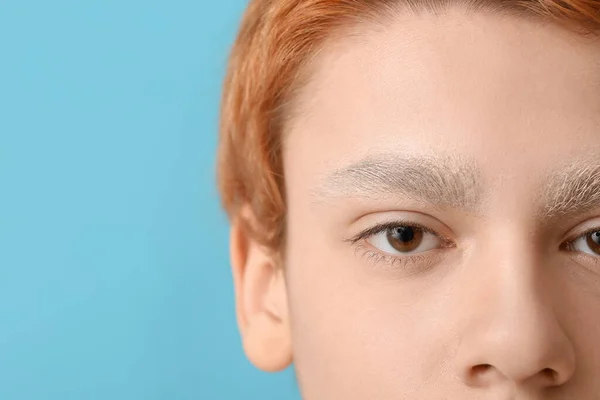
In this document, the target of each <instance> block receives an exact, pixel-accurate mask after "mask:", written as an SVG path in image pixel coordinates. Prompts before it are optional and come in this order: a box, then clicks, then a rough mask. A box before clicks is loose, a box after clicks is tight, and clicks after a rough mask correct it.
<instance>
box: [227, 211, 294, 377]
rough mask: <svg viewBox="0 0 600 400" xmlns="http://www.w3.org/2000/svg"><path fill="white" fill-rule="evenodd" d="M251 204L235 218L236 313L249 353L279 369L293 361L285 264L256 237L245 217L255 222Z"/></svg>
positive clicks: (268, 367) (232, 240)
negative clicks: (250, 232)
mask: <svg viewBox="0 0 600 400" xmlns="http://www.w3.org/2000/svg"><path fill="white" fill-rule="evenodd" d="M253 218H254V216H253V214H252V212H251V211H250V208H249V207H248V206H245V207H243V208H242V211H241V212H240V214H239V216H238V218H236V219H235V220H234V221H233V222H232V226H231V234H230V257H231V264H232V269H233V271H232V272H233V280H234V285H235V298H236V302H235V304H236V315H237V322H238V326H239V330H240V333H241V336H242V342H243V346H244V351H245V352H246V356H247V357H248V359H249V360H250V362H251V363H252V364H254V365H255V366H256V367H257V368H259V369H262V370H264V371H269V372H275V371H280V370H282V369H285V368H286V367H288V366H289V365H290V364H291V362H292V346H291V332H290V323H289V315H288V304H287V292H286V285H285V277H284V274H283V266H282V265H279V262H278V260H279V258H278V254H277V253H276V252H274V251H273V250H271V249H269V248H266V247H265V246H262V245H261V244H259V243H258V242H257V241H256V240H254V239H253V238H252V237H251V236H250V234H249V232H247V231H246V229H245V224H244V223H243V221H244V219H245V221H248V224H250V226H256V225H254V220H253Z"/></svg>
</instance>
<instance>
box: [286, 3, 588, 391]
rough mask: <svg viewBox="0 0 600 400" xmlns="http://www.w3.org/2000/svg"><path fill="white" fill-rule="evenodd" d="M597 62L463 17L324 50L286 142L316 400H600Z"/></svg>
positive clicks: (541, 34) (431, 20) (293, 300)
mask: <svg viewBox="0 0 600 400" xmlns="http://www.w3.org/2000/svg"><path fill="white" fill-rule="evenodd" d="M598 49H599V47H598V42H592V41H591V39H589V38H588V39H587V42H586V39H583V38H582V37H580V36H577V35H576V34H574V33H570V32H568V31H566V30H562V29H561V28H558V27H556V26H547V25H544V24H541V23H538V22H533V21H526V20H522V19H518V18H516V17H499V16H491V15H484V14H476V15H471V16H467V15H466V14H463V13H461V12H458V11H456V12H450V13H449V14H448V15H445V16H442V17H437V18H436V17H433V16H428V15H426V14H424V15H421V16H419V17H416V16H408V15H405V16H400V17H399V18H398V21H396V22H395V23H392V24H389V25H387V26H386V27H381V26H379V27H372V29H368V28H365V31H364V32H363V33H362V34H361V35H353V36H352V37H350V36H349V37H348V38H347V39H343V40H337V41H336V42H335V43H332V44H330V45H328V46H327V47H326V48H325V49H324V50H323V52H322V53H321V55H320V58H319V59H318V60H317V63H316V64H315V65H314V71H313V75H312V80H311V82H310V83H308V85H307V86H306V87H305V91H304V92H303V93H302V94H301V95H300V96H301V97H300V99H301V102H300V104H297V105H296V107H297V109H296V111H297V112H296V116H295V117H294V119H293V120H292V122H291V124H290V126H289V130H288V132H287V136H286V139H285V145H284V170H285V177H286V197H287V204H288V214H287V218H288V220H287V226H286V232H287V241H286V254H285V257H286V258H285V265H284V268H285V271H286V276H285V279H286V280H285V282H286V284H285V285H286V290H287V299H288V300H287V301H288V302H289V321H290V332H291V333H290V335H291V343H292V345H291V346H292V350H291V353H292V354H293V360H294V362H295V369H296V372H297V374H298V379H299V382H300V387H301V389H302V392H303V396H304V398H305V399H307V400H320V399H324V400H331V399H345V400H353V399H356V400H367V399H377V400H382V399H394V400H396V399H567V398H568V399H578V400H584V399H594V398H597V396H598V394H599V393H600V380H599V379H598V376H599V374H600V346H598V345H597V344H598V338H600V90H599V85H600V69H599V66H600V51H599V50H598Z"/></svg>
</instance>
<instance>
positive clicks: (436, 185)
mask: <svg viewBox="0 0 600 400" xmlns="http://www.w3.org/2000/svg"><path fill="white" fill-rule="evenodd" d="M479 175H480V174H479V171H478V169H477V168H476V167H475V165H474V163H472V162H468V161H466V160H464V159H458V158H453V157H446V158H433V157H427V156H407V157H403V156H399V155H390V154H381V155H377V156H371V157H367V158H365V159H363V160H360V161H358V162H356V163H354V164H351V165H348V166H345V167H343V168H341V169H338V170H335V171H334V172H332V173H330V174H329V175H327V176H326V177H325V179H323V180H322V182H321V183H320V185H319V186H318V187H317V189H316V190H315V191H313V195H314V196H315V197H317V198H335V197H340V196H342V197H366V198H381V197H386V196H390V195H403V196H406V197H408V198H410V199H414V200H417V201H424V202H426V203H429V204H431V205H432V206H434V207H452V208H460V209H464V210H466V211H475V210H476V209H477V208H478V206H479V205H480V202H481V194H482V193H481V192H482V191H481V179H480V178H479Z"/></svg>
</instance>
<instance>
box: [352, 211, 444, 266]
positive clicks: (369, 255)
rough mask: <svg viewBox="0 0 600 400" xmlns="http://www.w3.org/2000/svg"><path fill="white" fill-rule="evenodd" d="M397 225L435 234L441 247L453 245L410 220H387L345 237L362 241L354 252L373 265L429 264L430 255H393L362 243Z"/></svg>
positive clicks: (429, 229) (435, 233) (434, 232)
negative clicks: (441, 244)
mask: <svg viewBox="0 0 600 400" xmlns="http://www.w3.org/2000/svg"><path fill="white" fill-rule="evenodd" d="M399 226H410V227H412V228H419V229H421V230H422V231H423V232H426V233H429V234H432V235H435V236H436V237H438V238H439V239H440V240H441V241H442V242H443V246H442V247H443V248H448V247H453V246H454V243H453V242H452V241H451V240H450V239H449V238H448V237H446V236H445V235H442V234H440V233H438V232H436V231H434V230H433V229H431V228H429V227H427V226H425V225H421V224H419V223H416V222H411V221H389V222H384V223H381V224H377V225H375V226H372V227H370V228H368V229H365V230H364V231H362V232H360V233H359V234H357V235H355V236H353V237H352V238H350V239H347V240H346V241H348V242H350V243H351V244H353V245H356V244H357V243H359V242H363V243H361V244H359V245H356V251H355V252H356V253H359V252H361V253H362V256H364V257H366V259H367V261H369V262H372V263H373V264H374V265H378V264H380V263H384V264H386V265H388V266H389V267H394V268H397V267H401V268H405V267H407V266H409V265H416V264H420V265H421V264H422V263H427V262H429V263H430V265H431V264H433V260H432V259H431V258H430V257H428V256H426V255H423V254H422V253H418V254H407V255H405V256H394V255H391V254H386V253H382V252H381V251H378V250H375V249H372V248H370V247H367V245H366V244H364V242H365V241H366V239H368V238H370V237H372V236H374V235H377V234H378V233H382V232H387V231H389V230H391V229H393V228H397V227H399ZM430 265H427V264H425V267H421V266H420V269H421V270H422V269H427V268H428V267H429V266H430Z"/></svg>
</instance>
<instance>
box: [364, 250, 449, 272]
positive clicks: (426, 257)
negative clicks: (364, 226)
mask: <svg viewBox="0 0 600 400" xmlns="http://www.w3.org/2000/svg"><path fill="white" fill-rule="evenodd" d="M437 250H439V249H437ZM355 255H356V256H361V257H362V258H366V260H367V262H369V263H371V264H372V265H373V266H376V267H377V268H380V267H382V265H381V264H383V268H382V269H384V270H394V271H398V270H400V271H404V272H407V273H410V272H413V273H418V272H422V271H426V270H429V269H430V268H431V267H433V266H434V265H435V264H437V262H438V261H439V259H440V254H439V253H438V252H437V251H436V250H435V249H434V250H428V251H426V252H423V253H416V254H409V255H404V256H395V255H392V254H384V253H382V252H380V251H379V250H375V249H371V248H369V247H367V246H366V245H365V244H359V245H357V246H356V249H355Z"/></svg>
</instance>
